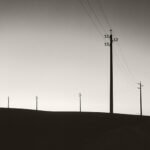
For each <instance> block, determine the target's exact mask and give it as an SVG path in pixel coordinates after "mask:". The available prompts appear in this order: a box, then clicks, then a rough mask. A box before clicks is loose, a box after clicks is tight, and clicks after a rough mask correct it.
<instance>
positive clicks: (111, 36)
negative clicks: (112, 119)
mask: <svg viewBox="0 0 150 150" xmlns="http://www.w3.org/2000/svg"><path fill="white" fill-rule="evenodd" d="M105 38H109V39H110V43H109V42H106V43H105V46H110V113H111V114H113V113H114V110H113V107H114V106H113V105H114V104H113V42H116V41H118V38H113V35H112V30H110V35H105Z"/></svg>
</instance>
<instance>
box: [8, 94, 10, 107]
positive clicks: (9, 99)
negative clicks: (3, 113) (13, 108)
mask: <svg viewBox="0 0 150 150" xmlns="http://www.w3.org/2000/svg"><path fill="white" fill-rule="evenodd" d="M9 105H10V98H9V96H8V108H10V106H9Z"/></svg>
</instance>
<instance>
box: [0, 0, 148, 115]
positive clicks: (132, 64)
mask: <svg viewBox="0 0 150 150" xmlns="http://www.w3.org/2000/svg"><path fill="white" fill-rule="evenodd" d="M82 1H83V3H84V4H85V8H87V9H88V12H89V13H90V15H91V16H92V17H93V19H94V22H95V24H96V25H97V28H98V30H99V31H100V32H101V33H102V34H105V33H106V32H108V33H109V26H108V24H107V22H106V20H105V18H104V15H103V13H102V11H101V10H102V9H100V7H99V4H100V3H98V0H90V2H91V6H92V7H93V9H94V10H95V12H96V14H97V16H98V18H99V19H100V22H101V24H103V26H104V27H102V25H101V24H98V22H97V20H96V17H95V16H94V14H92V11H89V10H90V7H89V6H88V4H87V3H86V1H85V0H82ZM102 4H103V8H104V10H105V14H106V15H107V18H108V20H109V23H110V25H111V27H112V29H113V31H114V35H115V36H117V37H118V38H119V42H118V43H114V105H115V106H114V111H115V112H116V113H129V114H139V90H138V89H137V84H136V82H139V81H140V80H141V81H142V83H143V84H144V87H143V113H144V114H145V115H150V92H149V89H150V88H149V86H150V67H149V64H150V49H149V43H150V30H149V27H150V11H149V10H150V2H149V0H102ZM103 28H105V30H106V32H104V30H103ZM0 41H1V42H0V43H1V44H0V68H1V69H0V106H1V107H6V106H7V96H10V105H11V107H15V108H30V109H34V108H35V96H36V95H37V96H38V97H39V108H40V109H41V110H49V111H62V110H64V111H78V109H79V101H78V93H79V92H81V93H82V95H83V96H82V104H83V105H82V108H83V110H84V111H97V112H108V111H109V47H105V46H104V42H105V40H104V39H103V38H102V37H101V35H100V34H99V33H98V31H97V29H96V28H95V26H94V24H93V23H92V22H91V19H90V18H89V16H88V15H87V13H86V11H85V10H84V9H83V7H82V5H81V4H80V1H79V0H0ZM118 45H119V46H118ZM126 65H127V66H128V68H127V67H126ZM129 70H130V71H129Z"/></svg>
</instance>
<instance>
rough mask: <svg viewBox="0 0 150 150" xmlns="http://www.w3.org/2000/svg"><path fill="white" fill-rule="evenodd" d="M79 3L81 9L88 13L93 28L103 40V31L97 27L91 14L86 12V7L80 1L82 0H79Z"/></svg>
mask: <svg viewBox="0 0 150 150" xmlns="http://www.w3.org/2000/svg"><path fill="white" fill-rule="evenodd" d="M79 3H80V4H81V6H82V7H83V9H84V11H85V13H86V14H87V15H88V17H89V18H90V20H91V22H92V23H93V25H94V26H95V29H96V30H97V32H98V33H99V35H100V36H101V37H102V39H103V40H105V39H104V35H103V33H102V32H100V30H99V28H98V26H97V24H96V23H95V21H94V19H93V18H92V16H91V15H90V13H89V12H88V9H87V8H86V7H85V5H84V3H83V1H82V0H79Z"/></svg>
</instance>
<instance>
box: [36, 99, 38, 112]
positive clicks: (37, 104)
mask: <svg viewBox="0 0 150 150" xmlns="http://www.w3.org/2000/svg"><path fill="white" fill-rule="evenodd" d="M36 111H38V96H36Z"/></svg>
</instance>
